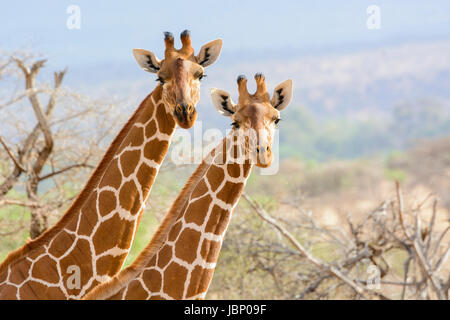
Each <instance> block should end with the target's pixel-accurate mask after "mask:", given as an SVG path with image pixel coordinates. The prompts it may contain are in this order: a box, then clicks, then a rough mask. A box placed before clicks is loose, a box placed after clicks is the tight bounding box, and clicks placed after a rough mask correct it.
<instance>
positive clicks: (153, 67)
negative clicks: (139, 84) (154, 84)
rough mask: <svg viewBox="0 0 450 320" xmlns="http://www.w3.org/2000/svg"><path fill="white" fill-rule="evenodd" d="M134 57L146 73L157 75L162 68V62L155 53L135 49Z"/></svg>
mask: <svg viewBox="0 0 450 320" xmlns="http://www.w3.org/2000/svg"><path fill="white" fill-rule="evenodd" d="M133 55H134V58H135V59H136V61H137V63H138V64H139V66H140V67H141V68H142V69H144V70H145V71H148V72H152V73H156V72H158V71H159V68H160V67H161V61H160V60H159V59H158V58H156V56H155V55H154V53H153V52H150V51H148V50H144V49H133Z"/></svg>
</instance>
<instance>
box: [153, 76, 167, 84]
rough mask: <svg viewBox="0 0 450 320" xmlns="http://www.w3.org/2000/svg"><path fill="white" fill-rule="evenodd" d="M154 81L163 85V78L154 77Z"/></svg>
mask: <svg viewBox="0 0 450 320" xmlns="http://www.w3.org/2000/svg"><path fill="white" fill-rule="evenodd" d="M155 81H159V83H160V84H161V85H163V84H164V83H165V81H164V79H163V78H161V77H158V78H156V80H155Z"/></svg>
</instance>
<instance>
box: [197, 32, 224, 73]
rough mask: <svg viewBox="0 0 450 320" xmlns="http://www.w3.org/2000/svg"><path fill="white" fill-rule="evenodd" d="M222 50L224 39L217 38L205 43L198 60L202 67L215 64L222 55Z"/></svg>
mask: <svg viewBox="0 0 450 320" xmlns="http://www.w3.org/2000/svg"><path fill="white" fill-rule="evenodd" d="M220 50H222V39H217V40H214V41H211V42H208V43H207V44H205V45H204V46H203V47H202V48H201V49H200V52H199V53H198V56H197V61H198V64H199V65H201V66H202V67H207V66H209V65H211V64H213V63H214V62H215V61H216V60H217V58H218V57H219V55H220Z"/></svg>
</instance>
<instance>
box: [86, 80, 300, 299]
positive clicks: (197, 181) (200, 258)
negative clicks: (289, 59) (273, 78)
mask: <svg viewBox="0 0 450 320" xmlns="http://www.w3.org/2000/svg"><path fill="white" fill-rule="evenodd" d="M256 78H257V82H258V83H259V84H261V88H263V90H264V92H262V91H261V90H262V89H258V94H255V95H253V96H251V95H248V96H247V97H246V100H242V99H240V101H241V102H240V103H242V104H239V105H237V106H234V105H233V106H232V107H231V106H230V108H227V106H224V105H223V104H221V103H220V105H221V106H222V107H225V108H226V109H228V110H230V111H231V112H232V113H231V114H232V115H233V114H234V117H235V116H237V115H238V114H239V113H242V114H241V115H240V118H239V121H240V123H241V126H239V127H237V126H235V128H234V129H233V130H232V131H231V132H230V134H228V135H227V137H226V138H225V139H224V140H223V141H222V142H221V143H220V144H219V145H218V146H217V147H216V148H214V149H213V151H211V153H210V154H209V155H208V156H207V157H206V158H205V159H204V160H203V162H202V163H201V164H200V166H199V167H198V168H197V169H196V171H195V172H194V173H193V174H192V176H191V177H190V178H189V180H188V182H187V184H186V185H185V186H184V188H183V190H182V191H181V193H180V195H179V196H178V198H177V199H176V200H175V202H174V204H173V205H172V207H171V209H170V211H169V212H168V214H167V215H166V217H165V219H164V221H163V222H162V224H161V226H160V227H159V229H158V230H157V232H156V234H155V235H154V237H153V238H152V240H151V241H150V243H149V244H148V245H147V247H146V248H145V249H144V250H143V251H142V253H141V254H140V255H139V256H138V258H137V259H136V260H135V261H134V262H133V263H132V264H131V265H130V266H129V267H127V268H126V269H124V270H122V271H121V272H120V273H119V274H118V275H116V276H115V277H114V278H112V279H111V280H109V281H107V282H105V283H103V284H101V285H99V286H97V287H96V288H95V289H94V290H92V291H91V292H90V293H89V294H87V295H86V296H85V297H84V298H83V299H203V298H204V297H205V295H206V292H207V290H208V287H209V284H210V282H211V279H212V276H213V273H214V269H215V267H216V262H217V259H218V256H219V252H220V248H221V245H222V242H223V239H224V235H225V232H226V229H227V227H228V224H229V221H230V219H231V215H232V212H233V210H234V208H235V206H236V205H237V203H238V200H239V198H240V195H241V193H242V191H243V189H244V186H245V183H246V181H247V178H248V176H249V174H250V171H251V168H252V164H253V163H255V164H256V165H257V166H260V167H266V166H268V165H270V162H260V161H258V160H256V161H253V160H252V157H251V156H250V153H251V152H252V149H255V150H256V147H261V146H260V145H256V146H252V143H251V141H250V139H248V138H247V137H248V131H249V130H255V128H259V127H260V126H263V127H264V126H265V125H267V123H268V122H272V127H274V122H275V120H276V119H278V115H279V111H278V110H277V109H275V108H274V107H273V106H272V104H271V102H270V100H267V101H266V100H265V99H264V100H261V96H260V95H259V92H261V93H264V97H265V98H267V97H268V94H267V92H266V89H265V83H264V78H263V76H262V75H257V77H256ZM242 80H243V78H241V77H240V78H239V80H238V83H239V87H240V88H241V86H242V85H243V83H242ZM288 84H289V85H288V86H284V87H283V89H282V90H281V91H280V94H282V93H283V91H284V90H286V92H287V90H291V85H292V83H291V82H290V81H289V83H288ZM262 85H264V86H262ZM258 87H259V85H258ZM221 93H222V95H224V92H223V91H222V92H221ZM242 94H243V93H242V92H240V96H241V95H242ZM276 94H277V93H276ZM227 97H229V96H227ZM290 98H291V96H290V95H284V98H283V100H285V101H284V102H283V108H284V107H286V105H287V104H288V103H289V100H290ZM278 99H279V98H278ZM213 101H214V93H213ZM230 101H231V100H230ZM274 101H275V102H277V101H276V100H274ZM279 105H281V104H279ZM261 114H264V116H261ZM274 115H276V116H277V118H275V120H274V117H273V116H274ZM265 159H266V160H267V159H268V158H267V157H266V158H265ZM270 161H271V160H270Z"/></svg>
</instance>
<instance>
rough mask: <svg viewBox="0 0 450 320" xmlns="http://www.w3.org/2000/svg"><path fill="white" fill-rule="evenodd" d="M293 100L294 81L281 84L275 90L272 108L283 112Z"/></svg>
mask: <svg viewBox="0 0 450 320" xmlns="http://www.w3.org/2000/svg"><path fill="white" fill-rule="evenodd" d="M291 99H292V80H286V81H284V82H282V83H280V84H279V85H278V86H277V87H276V88H275V90H274V92H273V96H272V100H271V103H272V106H273V107H274V108H275V109H277V110H279V111H281V110H283V109H284V108H286V107H287V106H288V105H289V102H291Z"/></svg>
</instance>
